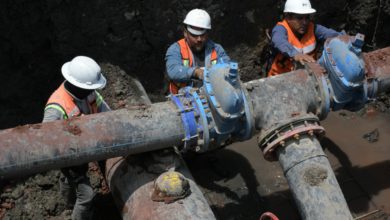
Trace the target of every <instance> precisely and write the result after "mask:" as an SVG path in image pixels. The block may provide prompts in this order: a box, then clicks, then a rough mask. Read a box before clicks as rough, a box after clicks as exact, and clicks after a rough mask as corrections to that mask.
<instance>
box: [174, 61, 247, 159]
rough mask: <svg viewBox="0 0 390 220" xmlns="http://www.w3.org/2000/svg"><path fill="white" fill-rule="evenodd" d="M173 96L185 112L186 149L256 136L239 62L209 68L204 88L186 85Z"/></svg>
mask: <svg viewBox="0 0 390 220" xmlns="http://www.w3.org/2000/svg"><path fill="white" fill-rule="evenodd" d="M170 97H171V100H172V101H173V103H175V105H176V106H177V108H178V110H179V114H181V118H182V123H183V127H184V129H185V137H184V138H183V142H184V147H183V150H185V151H186V150H195V151H196V152H205V151H209V150H212V149H215V148H218V147H221V146H224V145H226V144H227V143H230V142H231V141H233V140H234V141H236V140H239V141H243V140H247V139H249V138H251V137H252V134H253V128H254V121H253V116H252V115H253V114H252V106H251V103H250V102H249V101H248V95H247V91H246V90H245V88H244V87H243V86H242V83H241V81H240V79H239V72H238V65H237V63H235V62H230V63H220V64H216V65H213V66H212V67H211V68H210V69H205V72H204V79H203V87H201V88H199V89H198V88H192V87H184V88H182V89H180V90H179V94H177V95H171V96H170Z"/></svg>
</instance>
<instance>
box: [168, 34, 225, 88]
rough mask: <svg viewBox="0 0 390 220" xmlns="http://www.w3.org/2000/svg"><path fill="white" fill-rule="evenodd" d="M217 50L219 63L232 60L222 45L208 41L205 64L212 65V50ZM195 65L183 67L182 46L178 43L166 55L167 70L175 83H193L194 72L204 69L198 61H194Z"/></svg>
mask: <svg viewBox="0 0 390 220" xmlns="http://www.w3.org/2000/svg"><path fill="white" fill-rule="evenodd" d="M213 48H215V51H216V52H217V57H218V62H221V60H222V62H229V61H230V58H229V56H228V55H227V54H226V52H225V50H224V49H223V48H222V46H221V45H219V44H217V43H214V42H213V41H211V40H208V41H207V42H206V45H205V62H204V63H205V64H206V65H207V63H210V57H211V52H212V49H213ZM192 60H193V62H194V64H193V66H192V67H186V66H184V65H183V60H182V57H181V53H180V46H179V44H178V43H177V42H175V43H173V44H172V45H171V46H170V47H169V48H168V50H167V53H166V55H165V62H166V70H167V74H168V77H169V79H170V80H172V81H175V82H186V83H188V82H191V79H192V78H193V77H194V70H195V68H197V67H202V66H200V65H199V63H197V62H196V59H192Z"/></svg>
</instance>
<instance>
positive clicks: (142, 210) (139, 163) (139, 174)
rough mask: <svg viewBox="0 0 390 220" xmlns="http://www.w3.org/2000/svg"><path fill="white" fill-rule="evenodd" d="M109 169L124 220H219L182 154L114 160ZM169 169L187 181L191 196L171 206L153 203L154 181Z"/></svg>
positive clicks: (170, 152) (109, 175) (113, 192)
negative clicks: (172, 169)
mask: <svg viewBox="0 0 390 220" xmlns="http://www.w3.org/2000/svg"><path fill="white" fill-rule="evenodd" d="M107 165H108V169H107V174H106V176H107V180H108V183H109V186H110V189H111V192H112V194H113V196H114V201H115V203H116V205H117V207H118V208H119V211H120V212H121V215H122V218H123V219H126V220H130V219H131V220H143V219H151V220H152V219H156V220H157V219H158V220H170V219H189V220H191V219H193V220H195V219H207V220H215V219H216V218H215V216H214V214H213V212H212V210H211V208H210V206H209V205H208V203H207V200H206V199H205V198H204V196H203V193H202V192H201V191H200V189H199V187H198V186H197V185H196V183H195V181H194V179H193V177H192V175H191V173H190V172H189V170H188V168H187V166H186V164H185V162H184V161H183V159H182V158H181V156H180V155H179V154H175V153H173V152H172V151H170V150H164V151H159V152H147V153H143V154H137V155H131V156H129V157H127V158H126V159H124V158H123V159H121V158H116V160H114V159H110V160H109V162H107ZM168 168H174V169H175V171H177V172H179V173H181V174H182V175H183V176H185V177H186V179H187V180H188V182H189V186H190V190H191V194H189V195H188V196H187V197H185V198H183V199H180V201H178V202H173V203H169V204H165V203H164V202H156V201H153V200H152V198H151V197H152V196H151V195H152V192H153V191H154V181H155V179H156V178H157V177H158V176H159V174H161V173H162V172H164V171H166V170H167V169H168Z"/></svg>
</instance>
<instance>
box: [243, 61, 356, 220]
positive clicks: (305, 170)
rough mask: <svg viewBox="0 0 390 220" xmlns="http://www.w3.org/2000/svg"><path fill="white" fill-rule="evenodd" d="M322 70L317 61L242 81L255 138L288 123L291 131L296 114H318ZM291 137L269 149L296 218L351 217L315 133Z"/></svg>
mask: <svg viewBox="0 0 390 220" xmlns="http://www.w3.org/2000/svg"><path fill="white" fill-rule="evenodd" d="M322 72H323V70H321V68H319V67H318V66H316V65H309V66H307V68H306V70H298V71H294V72H290V73H286V74H283V76H276V77H271V78H268V79H266V80H264V79H263V80H257V81H251V82H249V83H247V84H246V87H247V88H248V93H249V96H250V97H251V98H250V100H252V105H253V108H254V110H253V111H254V115H255V125H256V129H258V130H260V137H259V140H260V141H261V140H263V139H265V138H266V137H267V136H269V134H270V133H275V134H277V135H279V133H278V132H279V131H280V130H282V129H285V128H286V127H287V128H288V129H290V128H289V127H290V126H291V129H290V132H294V131H295V130H296V129H295V128H293V125H292V124H293V123H292V122H296V121H298V122H299V121H300V120H301V119H302V118H314V121H315V116H316V115H324V113H321V112H322V111H323V109H324V108H323V107H322V106H323V104H324V102H325V100H324V95H323V93H324V91H323V90H324V88H322V87H321V73H322ZM316 74H317V75H316ZM258 94H262V95H261V96H258ZM317 120H318V119H317ZM305 123H306V122H305ZM296 124H298V125H299V123H296ZM317 127H318V126H317ZM313 128H314V126H313ZM286 133H287V132H286ZM294 137H295V138H290V139H283V140H282V141H283V144H280V145H279V146H276V148H275V149H274V151H276V152H277V159H278V160H279V163H280V164H281V166H282V168H283V170H284V173H285V176H286V179H287V181H288V183H289V186H290V190H291V192H292V194H293V196H294V200H295V202H296V204H297V207H298V209H299V212H300V214H301V217H302V219H324V220H325V219H352V216H351V213H350V211H349V209H348V206H347V203H346V200H345V198H344V196H343V194H342V192H341V189H340V186H339V185H338V183H337V180H336V178H335V175H334V174H333V171H332V169H331V167H330V165H329V162H328V160H327V158H326V156H325V154H324V153H323V152H322V149H321V146H320V145H319V143H318V141H317V139H316V138H315V136H314V135H313V136H311V137H310V138H309V137H308V135H307V134H303V135H302V134H299V133H295V136H294ZM282 141H280V143H282ZM263 151H265V149H263ZM265 155H268V154H267V152H265ZM266 158H267V157H266Z"/></svg>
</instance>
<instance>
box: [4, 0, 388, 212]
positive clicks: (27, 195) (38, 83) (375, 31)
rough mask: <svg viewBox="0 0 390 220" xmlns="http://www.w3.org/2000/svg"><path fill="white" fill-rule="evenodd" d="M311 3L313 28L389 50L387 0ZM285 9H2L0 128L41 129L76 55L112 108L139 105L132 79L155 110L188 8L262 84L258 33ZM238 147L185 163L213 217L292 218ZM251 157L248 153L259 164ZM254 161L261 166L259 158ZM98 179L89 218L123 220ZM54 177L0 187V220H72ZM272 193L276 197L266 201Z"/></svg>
mask: <svg viewBox="0 0 390 220" xmlns="http://www.w3.org/2000/svg"><path fill="white" fill-rule="evenodd" d="M312 3H313V7H315V8H316V9H317V10H318V13H317V21H318V22H320V23H322V24H324V25H326V26H329V27H332V28H335V29H337V30H341V29H345V30H346V31H347V32H348V33H350V34H354V33H357V32H361V33H364V34H366V42H367V43H366V46H365V50H366V51H369V50H372V49H376V48H378V47H384V46H389V45H390V39H389V38H388V36H390V27H389V25H388V24H389V23H390V2H389V1H383V0H379V1H377V0H359V1H358V0H342V1H336V0H333V1H312ZM282 5H283V1H274V0H266V1H260V2H254V1H251V0H245V1H240V2H234V1H227V2H226V1H195V2H193V1H188V0H183V1H176V0H174V1H161V2H159V3H156V2H155V1H151V0H150V1H125V0H118V1H108V0H101V1H97V2H95V1H92V0H90V1H75V0H57V1H47V0H38V1H28V0H17V1H11V0H5V1H2V2H0V15H1V17H2V19H0V24H1V25H0V29H1V30H2V31H0V37H1V39H2V41H1V42H0V49H1V51H2V53H0V57H1V60H2V62H1V64H0V71H1V74H0V87H1V88H2V92H1V93H0V100H1V101H2V103H3V105H2V110H3V111H2V114H1V115H0V129H4V128H8V127H13V126H17V125H19V124H27V123H38V122H40V120H41V119H42V109H43V106H44V104H45V102H46V100H47V98H48V97H49V95H50V93H51V92H52V91H53V90H54V89H55V88H56V87H57V86H58V85H59V84H60V83H61V81H62V80H63V79H62V77H61V75H60V74H59V69H60V66H61V64H62V63H63V62H65V61H68V60H69V59H70V58H72V57H73V56H75V55H79V54H84V55H89V56H91V57H94V58H95V59H96V60H97V61H99V62H100V63H101V65H102V68H103V70H104V71H105V72H106V76H107V78H108V81H109V84H108V86H107V88H106V89H105V90H104V91H102V93H103V94H104V96H105V98H106V100H107V101H108V102H109V103H110V105H111V106H112V108H113V109H117V108H123V107H126V106H129V105H133V104H137V103H134V102H133V101H132V100H133V99H132V97H134V96H136V95H137V94H134V93H133V91H132V90H131V89H130V88H131V85H130V84H129V81H130V80H129V79H130V77H136V78H138V79H140V81H141V83H142V84H143V85H144V87H145V88H146V90H147V92H148V94H149V96H150V98H151V99H152V101H153V102H156V101H161V100H164V96H163V95H162V93H163V92H162V91H163V90H164V83H163V82H164V80H163V78H164V76H163V75H164V74H163V72H164V63H163V56H164V53H165V50H166V48H167V47H168V46H169V44H170V43H172V42H174V41H175V40H177V39H178V38H179V37H180V36H181V32H180V27H179V26H178V23H180V21H181V20H182V18H183V16H184V15H185V13H186V11H188V9H190V8H192V7H202V8H205V9H207V10H208V11H209V12H210V14H211V15H212V18H213V33H211V37H212V38H213V39H214V40H215V41H217V42H219V43H221V44H222V45H223V46H224V47H225V49H226V50H227V51H228V53H229V55H230V56H231V57H232V58H233V59H235V60H237V61H238V62H239V65H240V74H241V78H242V79H243V80H244V81H248V80H251V79H254V78H258V77H260V76H262V75H264V73H262V72H261V66H262V64H263V62H264V59H263V54H264V46H265V45H267V41H266V37H265V34H264V32H265V30H266V29H267V28H270V27H272V26H273V24H274V23H275V22H276V21H277V20H278V18H279V15H280V13H279V12H280V11H281V6H282ZM221 33H223V34H221ZM389 105H390V100H389V98H388V96H384V97H383V98H382V99H381V101H378V102H375V103H373V104H372V106H375V109H376V110H375V111H377V112H387V113H389ZM375 111H374V112H375ZM372 112H373V111H372V110H370V108H366V109H364V110H362V111H360V112H358V113H353V114H350V113H342V114H345V116H343V115H341V117H342V118H344V119H346V120H349V119H352V117H361V118H365V117H366V116H367V114H368V115H369V114H374V113H372ZM386 119H388V117H387V118H386ZM364 123H370V121H369V120H366V121H364ZM388 124H389V123H388ZM388 124H387V125H388ZM335 129H336V131H337V128H335ZM380 135H381V136H382V135H385V134H382V133H380ZM358 141H360V142H364V141H365V140H364V139H358ZM327 143H328V144H329V142H325V147H327V146H328V145H327ZM245 146H246V147H244V148H241V149H244V150H243V151H244V152H243V155H245V154H247V153H251V152H252V151H254V149H256V148H253V147H254V146H252V144H251V145H250V147H249V145H248V146H247V145H245ZM329 146H330V145H329ZM368 146H369V145H368ZM235 148H236V146H232V147H231V148H227V149H225V150H222V151H219V152H218V153H217V155H215V154H206V155H201V156H198V157H195V158H188V160H191V161H195V162H194V163H191V166H190V168H191V169H192V170H193V173H194V176H195V178H197V181H198V183H199V184H200V186H201V187H203V190H204V192H205V196H206V197H207V198H208V199H209V201H210V203H211V204H212V208H213V210H214V211H215V213H216V215H217V216H218V217H219V218H220V219H257V217H258V215H259V213H260V212H262V211H264V210H273V211H275V212H277V213H280V215H281V216H282V217H284V218H282V219H297V213H296V210H295V208H294V205H293V202H292V201H291V198H290V195H289V193H288V189H286V187H287V186H286V182H285V179H284V177H283V174H282V173H278V172H279V171H277V170H278V164H276V163H271V164H268V165H267V166H266V167H268V168H269V169H272V170H276V171H275V175H273V176H271V177H269V176H265V177H264V178H265V180H266V181H265V184H264V187H261V185H262V182H261V181H258V180H257V179H256V175H253V173H256V174H257V175H259V176H261V175H263V174H262V173H261V172H262V171H263V172H267V170H262V169H264V168H261V167H259V165H257V166H255V165H253V164H251V163H250V162H248V161H251V160H248V159H247V158H246V157H245V156H243V155H242V154H237V152H235V151H234V149H235ZM257 153H258V152H256V153H254V152H252V154H251V155H256V157H257ZM258 157H259V158H261V154H258ZM226 158H233V159H232V160H234V161H236V162H237V164H239V165H240V166H237V167H234V163H232V165H231V166H229V167H224V166H221V165H220V164H221V161H223V160H224V159H226ZM254 159H256V158H253V160H254ZM95 171H96V170H95V169H94V168H92V169H91V170H90V174H91V179H92V182H93V184H94V186H95V190H96V192H97V193H98V196H97V197H96V199H95V201H94V202H95V205H94V219H107V218H108V217H109V218H110V219H119V218H120V217H119V214H118V212H117V211H116V208H115V207H114V204H113V202H112V198H111V196H110V194H109V193H107V190H106V188H105V187H104V182H102V180H101V177H100V176H99V175H97V173H96V172H95ZM237 174H240V177H237ZM387 176H388V175H387ZM58 177H59V172H58V171H51V172H49V173H45V174H38V175H35V176H32V177H29V178H24V179H19V180H12V181H9V182H1V183H0V190H1V194H0V219H69V217H70V211H69V210H67V209H66V207H65V204H64V201H63V200H62V198H61V197H60V195H59V193H58V184H57V182H58ZM243 183H245V184H243ZM267 184H269V185H267ZM387 187H388V186H387ZM274 191H276V193H274V194H270V192H274ZM377 193H378V194H379V192H377ZM286 201H287V202H286ZM286 203H287V204H289V205H286ZM275 204H276V205H279V204H281V207H283V208H284V209H279V208H275ZM379 208H380V207H379ZM283 213H284V214H283ZM286 213H287V214H289V215H287V214H286ZM378 219H379V218H378ZM383 219H385V218H383Z"/></svg>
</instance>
